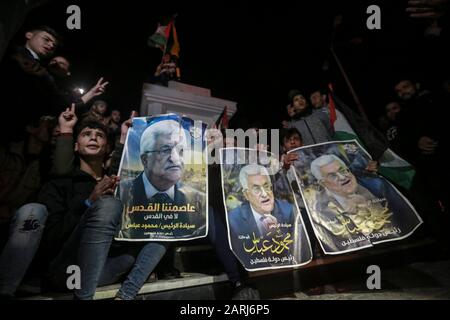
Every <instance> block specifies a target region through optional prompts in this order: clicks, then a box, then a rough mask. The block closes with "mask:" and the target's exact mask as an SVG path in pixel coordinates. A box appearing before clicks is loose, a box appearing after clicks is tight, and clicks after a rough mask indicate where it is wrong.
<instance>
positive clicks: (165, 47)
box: [161, 13, 178, 62]
mask: <svg viewBox="0 0 450 320" xmlns="http://www.w3.org/2000/svg"><path fill="white" fill-rule="evenodd" d="M176 17H178V13H175V14H174V15H173V16H172V18H170V22H169V25H170V28H172V26H173V25H174V24H175V18H176ZM170 32H171V30H169V37H170ZM169 37H168V38H167V41H168V40H169ZM166 53H167V42H166V45H165V46H164V51H163V55H162V58H161V62H163V60H164V56H165V55H166Z"/></svg>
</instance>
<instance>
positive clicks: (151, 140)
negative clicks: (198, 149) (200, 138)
mask: <svg viewBox="0 0 450 320" xmlns="http://www.w3.org/2000/svg"><path fill="white" fill-rule="evenodd" d="M174 133H178V134H180V135H181V141H180V143H182V144H183V145H186V144H187V141H186V135H185V133H184V129H183V127H182V126H181V124H180V123H178V122H177V121H174V120H163V121H159V122H157V123H155V124H153V125H151V126H149V127H148V128H147V129H145V130H144V132H143V133H142V135H141V140H140V155H143V154H145V153H146V152H148V151H151V150H153V148H154V146H155V144H156V140H157V139H158V137H159V136H161V135H169V134H170V135H171V134H174Z"/></svg>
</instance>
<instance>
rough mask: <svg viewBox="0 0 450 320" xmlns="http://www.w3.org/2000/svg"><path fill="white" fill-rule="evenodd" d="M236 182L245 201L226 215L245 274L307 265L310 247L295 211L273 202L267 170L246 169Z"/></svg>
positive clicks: (233, 243) (310, 256)
mask: <svg viewBox="0 0 450 320" xmlns="http://www.w3.org/2000/svg"><path fill="white" fill-rule="evenodd" d="M239 181H240V184H241V187H242V191H243V194H244V198H245V201H243V202H242V203H241V205H240V206H239V207H237V208H235V209H233V210H231V211H230V212H229V213H228V217H227V219H228V226H229V235H230V242H231V246H232V249H233V251H234V253H235V254H236V256H237V257H238V259H239V260H240V261H241V263H242V264H243V265H244V267H245V268H246V269H247V270H252V269H253V270H255V269H264V268H266V269H267V268H271V267H286V266H294V265H301V264H304V263H307V262H308V261H309V260H310V259H311V258H312V254H311V247H310V245H309V240H308V237H307V235H306V232H305V229H304V226H303V224H302V221H301V218H300V215H299V214H298V209H297V208H296V207H295V206H294V205H292V204H291V203H289V202H288V201H286V200H278V199H275V196H274V192H273V186H272V182H271V179H270V175H269V173H268V171H267V169H266V168H265V167H263V166H261V165H247V166H245V167H243V168H242V169H241V170H240V173H239Z"/></svg>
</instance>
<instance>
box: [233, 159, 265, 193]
mask: <svg viewBox="0 0 450 320" xmlns="http://www.w3.org/2000/svg"><path fill="white" fill-rule="evenodd" d="M255 175H261V176H270V174H269V171H268V170H267V168H266V167H264V166H261V165H259V164H249V165H247V166H245V167H243V168H242V169H241V171H240V172H239V182H240V183H241V186H242V189H243V190H247V189H248V176H255Z"/></svg>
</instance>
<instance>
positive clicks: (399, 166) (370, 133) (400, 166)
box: [328, 85, 415, 189]
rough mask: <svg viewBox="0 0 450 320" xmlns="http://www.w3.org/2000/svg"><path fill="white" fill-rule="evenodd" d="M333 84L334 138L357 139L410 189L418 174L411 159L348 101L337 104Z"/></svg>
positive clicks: (330, 95) (390, 176) (330, 96)
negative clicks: (400, 154)
mask: <svg viewBox="0 0 450 320" xmlns="http://www.w3.org/2000/svg"><path fill="white" fill-rule="evenodd" d="M337 100H338V99H337V98H336V97H335V96H334V94H333V88H332V86H331V85H329V93H328V101H329V108H330V121H331V123H332V127H333V128H334V132H335V134H334V137H333V140H336V141H344V140H352V139H356V140H357V141H358V142H359V143H360V144H361V145H362V146H364V147H365V148H366V149H367V150H368V151H369V153H371V155H372V156H374V158H375V159H377V160H378V162H379V163H380V167H379V169H378V172H379V173H380V174H382V175H383V176H385V177H386V178H388V179H389V180H391V181H392V182H394V183H396V184H397V185H399V186H401V187H403V188H405V189H409V188H410V187H411V184H412V180H413V178H414V175H415V170H414V168H413V167H412V166H411V164H409V163H408V162H407V161H405V160H404V159H402V158H401V157H400V156H398V155H397V154H395V152H394V151H392V150H391V149H389V147H388V145H387V142H386V141H385V138H384V136H383V135H382V133H380V132H379V131H378V130H377V129H375V128H373V126H372V125H371V124H370V123H368V122H367V121H365V120H364V119H363V118H362V117H361V116H359V115H357V114H356V113H355V112H354V111H353V110H352V109H350V108H349V107H348V106H346V105H345V104H344V103H342V102H340V103H337V102H338V101H337Z"/></svg>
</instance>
